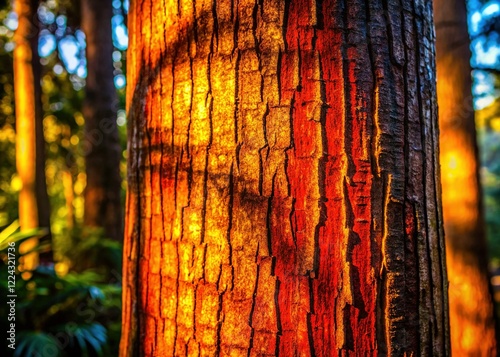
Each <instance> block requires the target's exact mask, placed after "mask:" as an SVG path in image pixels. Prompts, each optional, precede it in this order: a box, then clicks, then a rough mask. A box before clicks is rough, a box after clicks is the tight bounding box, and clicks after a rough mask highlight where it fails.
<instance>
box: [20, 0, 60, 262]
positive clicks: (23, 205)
mask: <svg viewBox="0 0 500 357" xmlns="http://www.w3.org/2000/svg"><path fill="white" fill-rule="evenodd" d="M14 9H15V11H16V14H17V17H18V27H17V30H16V32H15V35H14V41H15V43H16V47H15V49H14V83H15V88H14V90H15V105H16V166H17V172H18V174H19V178H20V179H21V182H22V188H21V191H20V193H19V223H20V226H21V230H29V229H33V228H38V227H42V228H45V229H47V230H49V235H48V236H47V237H46V238H50V205H49V197H48V194H47V186H46V182H45V139H44V136H43V112H42V103H41V87H40V75H41V65H40V58H39V56H38V33H39V25H38V17H37V9H38V0H16V1H15V2H14ZM37 244H38V239H36V238H33V239H29V240H27V241H25V242H24V243H23V248H22V249H23V250H26V251H28V250H30V249H32V248H34V247H35V246H37ZM24 260H25V262H24V264H25V265H24V268H25V269H27V270H31V269H34V268H35V267H36V266H37V264H38V260H39V257H38V255H37V254H36V253H32V254H29V255H28V256H26V257H25V259H24ZM40 260H41V261H42V262H48V261H50V260H51V254H50V253H45V254H41V256H40Z"/></svg>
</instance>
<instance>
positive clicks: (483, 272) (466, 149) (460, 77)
mask: <svg viewBox="0 0 500 357" xmlns="http://www.w3.org/2000/svg"><path fill="white" fill-rule="evenodd" d="M435 14H436V15H435V19H436V31H437V76H438V87H437V89H438V101H439V125H440V145H441V151H440V158H441V165H442V173H443V174H442V178H441V182H442V185H443V213H444V226H445V232H446V253H447V254H446V255H447V265H448V278H449V280H450V285H449V296H450V326H451V347H452V353H453V355H454V356H492V355H496V352H497V342H496V340H495V318H494V307H493V299H492V296H491V294H490V289H489V279H488V277H489V274H488V265H487V264H488V254H487V249H486V237H485V231H484V217H483V209H482V202H481V190H480V183H479V175H478V168H479V165H478V155H477V145H476V130H475V125H474V110H473V106H472V94H471V86H472V80H471V76H470V64H469V60H470V50H469V34H468V32H467V12H466V6H465V1H463V0H437V1H436V2H435ZM479 338H480V341H479Z"/></svg>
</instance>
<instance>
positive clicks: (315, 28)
mask: <svg viewBox="0 0 500 357" xmlns="http://www.w3.org/2000/svg"><path fill="white" fill-rule="evenodd" d="M130 5H131V7H130V14H129V31H130V49H129V51H128V54H129V55H128V56H129V57H128V73H127V76H128V77H127V78H128V80H129V85H128V92H127V104H128V115H129V120H130V121H129V124H130V127H129V135H130V137H129V177H128V182H129V191H128V198H127V204H126V209H127V221H126V232H125V248H124V280H123V284H124V285H123V286H124V295H123V306H124V309H123V329H122V331H123V335H122V341H121V346H120V350H121V352H120V355H121V356H122V357H124V356H278V355H279V356H284V357H288V356H337V355H342V356H346V355H352V356H354V355H372V356H376V355H394V356H402V355H404V354H407V355H415V356H430V355H434V356H442V355H447V354H449V346H448V337H449V336H448V317H447V293H446V289H447V278H446V273H445V267H444V265H445V260H444V259H445V257H444V254H445V251H444V250H445V248H444V241H443V232H442V229H441V225H442V218H441V211H440V210H441V205H440V184H439V165H438V156H437V155H438V150H437V146H438V131H437V107H436V100H435V90H436V89H435V76H434V32H433V25H432V6H431V2H429V1H402V2H400V1H391V0H384V1H356V0H352V1H337V0H323V1H310V0H305V1H304V0H292V1H283V0H261V1H252V0H239V1H232V0H197V1H192V0H179V1H132V2H131V4H130Z"/></svg>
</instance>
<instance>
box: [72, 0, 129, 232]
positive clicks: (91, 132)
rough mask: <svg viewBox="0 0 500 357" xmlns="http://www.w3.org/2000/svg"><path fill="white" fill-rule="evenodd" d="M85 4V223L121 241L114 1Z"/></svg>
mask: <svg viewBox="0 0 500 357" xmlns="http://www.w3.org/2000/svg"><path fill="white" fill-rule="evenodd" d="M81 4H82V29H83V31H84V32H85V36H86V40H87V49H86V54H87V81H86V86H85V93H86V97H85V101H84V105H83V116H84V117H85V143H84V151H85V154H86V173H87V186H86V189H85V208H84V210H85V212H84V223H85V226H88V227H102V228H104V233H105V235H106V237H108V238H112V239H115V240H120V241H121V240H122V237H123V223H122V222H123V218H122V215H123V214H122V208H121V203H120V192H121V182H122V179H121V176H120V158H121V148H120V144H119V141H118V127H117V124H116V110H117V105H118V99H117V95H116V88H115V86H114V74H113V59H112V53H113V41H112V33H111V17H112V16H113V7H112V1H111V0H106V1H102V0H85V1H82V2H81Z"/></svg>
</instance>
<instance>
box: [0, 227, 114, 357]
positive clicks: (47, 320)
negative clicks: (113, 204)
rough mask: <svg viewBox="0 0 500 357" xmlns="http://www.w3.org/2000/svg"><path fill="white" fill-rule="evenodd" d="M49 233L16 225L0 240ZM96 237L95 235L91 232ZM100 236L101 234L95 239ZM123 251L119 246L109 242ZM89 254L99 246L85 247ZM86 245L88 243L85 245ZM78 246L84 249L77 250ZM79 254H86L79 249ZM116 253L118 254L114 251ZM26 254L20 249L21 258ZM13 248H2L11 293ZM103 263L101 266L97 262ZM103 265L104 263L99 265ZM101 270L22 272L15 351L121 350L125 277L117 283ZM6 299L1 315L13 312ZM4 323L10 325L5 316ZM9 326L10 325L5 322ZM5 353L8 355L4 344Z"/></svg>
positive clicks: (0, 286) (26, 354) (4, 287)
mask: <svg viewBox="0 0 500 357" xmlns="http://www.w3.org/2000/svg"><path fill="white" fill-rule="evenodd" d="M39 234H43V232H42V231H41V230H35V231H32V232H29V233H19V232H18V231H17V227H16V225H15V224H13V225H11V226H9V227H8V229H6V230H4V231H2V232H0V244H2V245H3V246H5V244H4V243H5V242H13V241H15V242H16V246H18V245H19V244H20V243H22V242H23V241H24V240H25V239H28V238H31V237H33V236H36V235H39ZM90 239H92V237H90ZM94 239H95V238H94ZM106 244H108V246H109V247H110V248H109V249H111V250H113V249H116V250H117V251H120V250H121V247H120V246H119V245H118V246H116V245H109V243H106V242H105V243H104V244H103V245H104V246H106ZM82 247H85V251H86V254H91V253H92V254H94V252H93V250H94V247H89V246H84V245H82ZM82 249H83V248H82ZM76 250H78V248H77V249H76ZM75 254H84V253H83V251H82V252H75ZM112 254H116V252H113V253H112ZM19 258H21V256H20V255H19V254H17V256H16V260H17V261H19ZM6 264H7V251H6V249H2V250H0V295H2V296H7V295H8V294H9V291H8V283H7V281H8V280H7V276H6V275H7V267H6ZM96 267H98V265H96ZM98 268H99V267H98ZM98 270H99V269H86V270H83V271H82V272H79V273H78V272H74V271H71V272H69V273H67V274H65V275H58V274H57V273H56V271H55V269H54V266H40V267H38V268H37V269H36V270H35V271H33V272H32V273H31V276H30V277H29V278H28V279H26V280H24V279H23V278H22V277H21V274H19V272H18V273H17V274H16V287H15V290H16V291H15V292H16V295H17V298H16V303H17V305H16V320H15V324H16V333H17V348H16V354H15V355H14V356H18V357H31V356H33V351H36V352H37V353H38V354H39V355H40V356H51V357H52V356H55V357H57V356H61V357H64V356H71V355H77V356H111V355H116V354H117V347H118V343H119V338H120V315H121V285H120V283H119V280H120V278H119V276H117V277H116V278H115V279H114V282H111V283H110V282H109V281H110V280H109V279H108V280H105V279H106V278H105V277H104V276H103V275H102V274H99V273H98ZM6 308H8V306H6V304H2V305H1V306H0V315H2V316H7V311H6V310H5V309H6ZM1 323H2V324H8V323H10V322H8V321H7V320H6V319H3V320H2V322H1ZM2 328H3V329H5V330H4V331H7V330H8V327H7V325H5V326H2ZM2 348H3V350H0V355H5V356H6V355H8V353H9V350H8V349H7V346H6V345H5V344H4V345H3V346H2Z"/></svg>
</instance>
